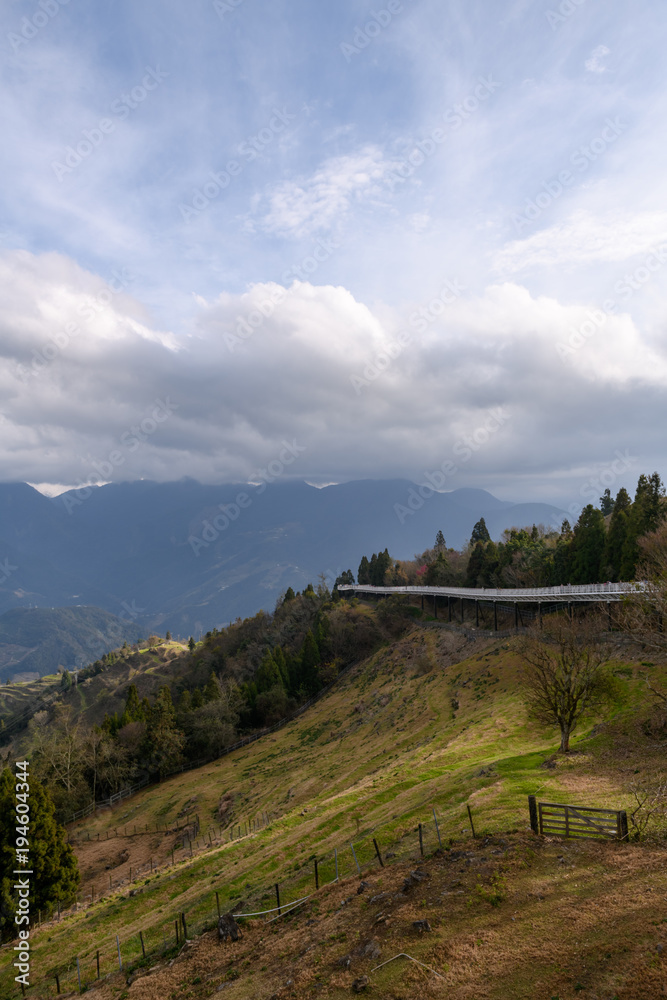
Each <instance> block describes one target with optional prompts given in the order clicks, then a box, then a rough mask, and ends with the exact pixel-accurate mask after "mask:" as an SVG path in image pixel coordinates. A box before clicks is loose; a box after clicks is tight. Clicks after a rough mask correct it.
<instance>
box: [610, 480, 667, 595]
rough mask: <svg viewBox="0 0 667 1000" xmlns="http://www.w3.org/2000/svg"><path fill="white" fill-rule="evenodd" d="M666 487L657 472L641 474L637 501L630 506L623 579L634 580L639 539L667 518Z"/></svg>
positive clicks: (624, 551) (621, 573) (622, 565)
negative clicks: (666, 507) (666, 508)
mask: <svg viewBox="0 0 667 1000" xmlns="http://www.w3.org/2000/svg"><path fill="white" fill-rule="evenodd" d="M664 495H665V487H664V486H663V484H662V480H661V479H660V476H659V475H658V473H657V472H654V473H653V474H652V475H651V476H645V475H643V474H642V475H641V476H640V477H639V479H638V481H637V490H636V492H635V501H634V503H633V505H632V507H631V508H630V513H629V517H628V526H627V532H626V537H625V542H624V545H623V556H622V561H621V567H620V577H621V579H622V580H628V581H629V580H634V578H635V573H636V570H637V562H638V560H639V545H638V539H640V538H641V537H642V535H645V534H647V533H648V532H649V531H655V530H656V528H658V527H659V526H660V524H661V523H662V521H663V520H664V518H665V507H664V501H663V497H664Z"/></svg>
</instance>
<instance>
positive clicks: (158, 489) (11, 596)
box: [0, 479, 564, 635]
mask: <svg viewBox="0 0 667 1000" xmlns="http://www.w3.org/2000/svg"><path fill="white" fill-rule="evenodd" d="M425 492H426V491H425ZM413 508H416V509H413ZM480 516H483V517H484V518H485V519H486V523H487V525H488V526H489V530H490V532H491V534H492V536H494V537H496V538H498V537H500V535H501V533H502V531H503V529H505V528H509V527H512V526H515V525H524V524H532V523H533V522H537V523H539V522H545V523H549V524H553V523H559V521H560V519H562V517H563V516H564V512H563V511H561V510H559V509H558V508H556V507H552V506H550V505H548V504H538V503H536V504H511V503H509V502H508V501H501V500H498V499H497V498H496V497H494V496H492V494H490V493H487V492H486V491H484V490H477V489H460V490H455V491H453V492H451V493H436V494H433V495H431V496H427V498H426V499H424V498H423V497H422V496H420V495H419V492H418V487H416V486H415V484H413V483H411V482H409V481H408V480H400V479H399V480H371V479H369V480H360V481H354V482H348V483H344V484H341V485H336V486H328V487H325V488H322V489H318V488H316V487H313V486H309V485H308V484H307V483H304V482H300V481H286V482H277V483H272V484H269V485H267V486H265V487H264V486H262V487H256V486H252V485H247V484H234V483H228V484H223V485H220V486H210V485H202V484H200V483H197V482H195V481H194V480H192V479H183V480H181V481H179V482H175V483H154V482H148V481H145V480H140V481H136V482H131V483H120V484H109V485H107V486H102V487H96V488H91V489H90V490H88V489H86V490H82V491H70V492H69V493H65V494H63V495H62V496H60V497H57V498H54V499H49V498H47V497H44V496H42V495H41V494H40V493H39V492H37V491H36V490H34V489H33V488H32V487H29V486H27V485H26V484H16V483H14V484H12V483H10V484H1V485H0V517H1V520H0V546H1V548H0V563H2V560H3V559H5V566H6V568H7V571H6V572H5V574H4V578H3V576H2V575H0V612H1V611H5V610H8V609H10V608H15V607H29V606H38V607H51V606H61V607H62V606H71V605H89V606H93V605H94V606H96V607H100V608H103V609H104V610H106V611H108V612H110V613H111V614H114V615H116V616H117V617H119V618H122V619H125V620H127V621H129V622H134V623H136V624H137V625H138V626H139V627H140V628H141V629H142V630H143V631H144V632H146V631H148V629H151V628H152V629H156V630H159V631H161V632H164V631H165V630H166V629H171V631H173V632H174V633H175V634H181V635H188V634H190V633H195V634H197V633H199V632H200V631H206V630H207V629H210V628H212V627H213V626H218V625H222V624H224V623H226V622H229V621H231V620H233V619H235V618H236V617H238V616H240V617H246V616H247V615H250V614H253V613H254V612H255V611H257V610H258V609H259V608H260V607H264V608H266V609H272V608H273V606H274V605H275V601H276V598H277V597H278V595H279V594H280V593H281V592H282V591H284V590H285V589H286V588H287V587H288V586H292V587H294V588H295V589H302V588H303V587H304V586H305V585H306V584H307V583H308V582H310V581H313V582H316V581H317V578H318V576H319V574H320V573H322V572H324V574H325V576H326V577H327V580H328V582H329V585H330V586H331V585H332V584H333V582H334V579H335V577H336V576H337V575H338V573H340V572H341V571H342V570H343V569H348V568H350V569H352V570H353V572H355V573H356V569H357V567H358V564H359V560H360V558H361V556H362V555H363V554H364V553H365V552H369V551H373V550H374V549H375V550H378V551H379V550H381V549H384V548H385V547H388V548H389V551H390V552H391V554H392V556H394V557H395V558H411V557H412V556H413V555H414V553H415V552H418V551H422V550H423V549H424V548H426V547H427V546H429V545H431V544H432V543H433V539H434V538H435V535H436V532H437V531H438V530H439V529H442V531H443V532H444V533H445V537H446V539H447V543H448V544H449V545H452V546H456V547H459V546H461V545H463V544H465V542H466V541H467V539H468V538H469V537H470V533H471V530H472V527H473V525H474V523H475V522H476V521H477V520H478V519H479V517H480Z"/></svg>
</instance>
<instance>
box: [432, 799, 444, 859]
mask: <svg viewBox="0 0 667 1000" xmlns="http://www.w3.org/2000/svg"><path fill="white" fill-rule="evenodd" d="M433 821H434V823H435V832H436V833H437V835H438V843H439V844H440V850H442V841H441V839H440V827H439V826H438V817H437V816H436V815H435V806H433Z"/></svg>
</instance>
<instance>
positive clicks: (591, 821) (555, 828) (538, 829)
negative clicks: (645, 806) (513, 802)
mask: <svg viewBox="0 0 667 1000" xmlns="http://www.w3.org/2000/svg"><path fill="white" fill-rule="evenodd" d="M528 808H529V811H530V826H531V829H532V830H533V832H534V833H539V834H546V835H547V836H552V837H553V836H556V837H574V838H578V839H580V840H582V839H586V840H590V839H592V840H627V839H628V817H627V813H626V812H625V810H624V809H593V808H592V807H589V806H572V805H564V804H562V803H559V802H537V801H536V799H535V796H534V795H529V796H528Z"/></svg>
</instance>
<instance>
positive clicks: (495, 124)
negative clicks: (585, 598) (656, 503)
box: [0, 0, 667, 503]
mask: <svg viewBox="0 0 667 1000" xmlns="http://www.w3.org/2000/svg"><path fill="white" fill-rule="evenodd" d="M666 24H667V11H665V8H664V6H663V5H659V4H658V3H657V2H655V0H650V2H649V0H640V2H638V3H636V4H634V5H633V7H632V9H631V10H630V9H629V8H628V7H627V4H621V3H620V2H615V0H611V2H609V0H605V2H603V0H579V2H577V0H559V2H558V3H556V2H549V0H545V2H542V0H538V2H535V0H534V2H527V0H515V2H509V0H493V2H492V0H476V2H475V0H466V2H463V0H461V2H451V0H439V2H433V0H391V3H378V4H375V5H373V4H367V3H364V2H357V0H343V2H340V0H337V2H335V3H334V2H329V0H323V2H319V3H317V4H315V3H312V2H311V3H306V2H305V0H301V2H296V0H292V2H290V3H286V2H281V0H272V2H267V0H240V2H239V0H218V2H217V3H214V2H210V0H207V2H204V0H201V2H195V3H192V4H188V5H184V4H181V3H174V2H169V0H166V2H160V3H157V2H143V0H138V2H136V0H135V2H134V3H130V2H117V3H114V4H110V3H99V2H98V3H93V2H92V0H69V2H67V3H64V4H63V3H61V2H59V0H43V3H42V6H40V4H39V3H37V2H35V3H32V2H28V0H8V2H6V3H5V4H4V6H3V8H2V12H1V13H0V44H1V45H2V46H3V49H4V51H3V58H2V62H1V65H2V69H1V70H0V73H1V74H2V90H3V100H2V104H1V106H0V119H1V121H2V127H3V134H4V137H5V141H4V142H3V150H2V152H1V153H0V163H1V165H2V173H3V180H4V183H3V184H2V188H1V190H0V198H1V200H2V203H1V208H0V248H1V255H0V272H1V280H2V287H3V291H2V296H1V300H2V301H0V387H1V389H2V399H3V405H2V411H1V416H0V419H1V421H2V428H3V434H2V440H1V441H0V477H2V478H3V479H5V480H14V479H21V480H27V481H30V482H36V483H61V484H76V483H80V482H90V481H95V478H96V477H97V478H99V477H100V473H99V471H98V470H99V469H100V468H102V469H104V468H107V469H108V471H109V475H108V476H107V477H106V478H109V479H125V478H137V477H141V476H143V477H150V478H156V479H176V478H180V477H181V476H182V475H192V476H195V477H196V478H198V479H202V480H206V481H209V482H216V481H224V480H231V479H236V480H246V479H249V478H252V476H253V474H254V473H255V472H256V470H257V469H258V468H261V467H262V465H263V464H265V463H266V462H267V461H270V460H271V458H272V457H273V456H275V455H276V454H277V453H278V452H279V451H280V448H281V447H282V445H281V442H282V441H283V440H284V439H287V440H289V441H292V440H297V441H298V442H299V446H300V447H302V448H303V449H304V450H303V452H300V458H299V461H298V462H295V463H294V465H293V466H291V467H290V474H293V475H297V476H299V477H302V478H306V479H308V480H310V481H313V482H318V483H319V482H331V481H341V480H346V479H351V478H360V477H385V476H407V477H410V478H415V479H417V480H421V479H423V477H424V476H425V475H426V474H427V473H429V474H432V473H434V472H435V471H437V470H439V469H440V470H442V468H443V467H445V465H446V463H447V462H448V461H450V459H451V456H452V454H453V453H454V450H455V449H456V447H457V445H459V446H460V443H461V441H463V440H464V439H465V438H466V436H468V437H470V436H471V435H472V436H473V440H474V442H475V443H476V444H477V440H478V439H479V446H478V447H476V448H475V449H473V450H472V455H471V457H470V459H469V460H466V462H465V463H458V464H457V467H456V472H455V473H453V474H448V477H447V482H446V484H445V487H444V488H456V486H463V485H478V486H484V487H486V488H488V489H491V490H492V491H495V492H496V493H498V494H499V495H501V496H503V497H507V498H536V499H537V498H540V499H545V500H552V501H554V502H560V503H562V502H565V501H566V500H572V498H573V497H574V499H575V500H576V498H577V497H579V496H580V495H581V491H582V489H584V488H587V487H590V483H591V482H595V481H597V480H596V478H595V477H596V476H599V475H600V474H603V475H604V476H606V479H604V480H603V482H605V483H606V481H607V479H609V480H610V482H609V485H610V487H611V488H612V491H613V492H615V491H616V489H618V487H619V486H621V485H633V484H634V482H636V478H637V475H638V474H639V472H640V471H643V470H647V471H648V470H652V469H654V468H658V469H659V471H660V472H661V473H663V475H664V474H665V473H666V472H667V470H666V469H665V467H664V445H663V440H662V438H663V433H662V428H663V427H664V425H665V412H664V410H665V402H664V401H665V391H664V390H665V382H666V380H667V358H666V357H665V305H666V302H665V298H666V296H665V291H664V290H665V288H667V282H666V281H665V275H666V274H667V271H666V270H663V269H664V268H665V265H667V205H666V204H665V181H664V165H663V150H664V148H665V134H664V133H665V127H666V126H665V122H666V121H667V115H666V114H665V112H666V110H667V109H666V107H665V104H666V103H667V98H666V96H665V89H664V87H663V86H662V85H661V84H662V76H663V70H662V67H663V63H664V45H665V34H666V33H665V27H666ZM661 248H662V249H661ZM68 324H69V326H68ZM68 331H69V332H68ZM166 397H169V400H170V401H171V402H170V403H169V404H168V405H167V406H166V410H165V411H164V412H167V411H168V416H167V418H165V419H164V420H163V421H159V422H156V420H154V419H153V418H152V417H151V416H150V414H151V413H152V412H153V409H154V408H155V406H157V405H158V404H157V403H156V402H155V401H156V400H161V401H162V402H164V400H165V399H166ZM501 411H502V414H503V417H502V419H501V420H500V421H496V423H498V427H496V426H495V424H494V418H493V413H494V412H496V413H498V412H501ZM160 412H162V411H160ZM141 421H144V432H143V440H142V439H141V438H140V436H138V435H134V436H133V440H134V439H135V438H136V441H137V444H136V447H129V446H128V445H127V442H128V440H130V438H128V433H130V436H131V437H132V434H131V429H132V428H133V427H137V426H141ZM153 424H155V427H153V426H152V425H153ZM491 425H493V428H494V429H493V431H492V432H491V431H489V430H488V427H490V426H491ZM146 428H150V431H149V432H148V433H145V431H146ZM475 434H476V435H477V438H475V437H474V435H475ZM124 435H125V437H124ZM124 442H125V443H124ZM460 450H465V449H464V448H463V449H461V448H460ZM116 453H119V454H120V455H121V457H122V461H120V460H118V461H111V460H110V458H109V456H110V455H113V454H116ZM618 454H620V455H622V456H624V458H623V462H621V460H620V459H619V458H618ZM454 464H456V463H454ZM621 465H622V466H623V470H622V471H618V470H619V469H620V468H621ZM610 470H611V471H610ZM614 470H617V471H614Z"/></svg>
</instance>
